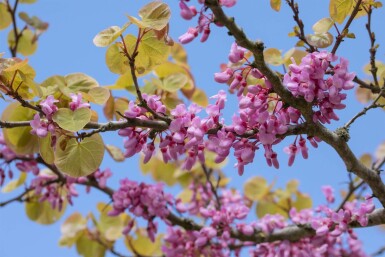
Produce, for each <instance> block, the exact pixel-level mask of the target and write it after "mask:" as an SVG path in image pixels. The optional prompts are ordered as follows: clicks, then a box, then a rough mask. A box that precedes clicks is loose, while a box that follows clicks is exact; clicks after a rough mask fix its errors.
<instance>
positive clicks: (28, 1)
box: [19, 0, 37, 4]
mask: <svg viewBox="0 0 385 257" xmlns="http://www.w3.org/2000/svg"><path fill="white" fill-rule="evenodd" d="M36 1H37V0H19V3H22V4H33V3H35V2H36Z"/></svg>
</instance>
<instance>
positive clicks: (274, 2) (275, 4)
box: [270, 0, 281, 12]
mask: <svg viewBox="0 0 385 257" xmlns="http://www.w3.org/2000/svg"><path fill="white" fill-rule="evenodd" d="M270 6H271V8H273V10H274V11H277V12H279V10H280V9H281V0H270Z"/></svg>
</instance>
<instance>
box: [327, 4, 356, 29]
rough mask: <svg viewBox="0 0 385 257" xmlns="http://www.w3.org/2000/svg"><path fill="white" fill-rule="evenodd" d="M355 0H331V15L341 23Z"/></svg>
mask: <svg viewBox="0 0 385 257" xmlns="http://www.w3.org/2000/svg"><path fill="white" fill-rule="evenodd" d="M353 3H354V0H330V3H329V13H330V17H331V18H332V19H333V20H334V21H335V22H338V23H339V24H341V23H342V22H343V21H344V20H345V18H346V17H347V16H348V15H349V14H350V11H351V8H352V6H353Z"/></svg>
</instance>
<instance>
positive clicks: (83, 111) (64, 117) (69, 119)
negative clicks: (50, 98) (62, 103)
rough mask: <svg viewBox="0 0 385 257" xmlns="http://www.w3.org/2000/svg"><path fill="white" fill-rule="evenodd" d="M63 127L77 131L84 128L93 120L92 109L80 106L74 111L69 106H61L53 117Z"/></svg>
mask: <svg viewBox="0 0 385 257" xmlns="http://www.w3.org/2000/svg"><path fill="white" fill-rule="evenodd" d="M52 119H53V121H54V122H56V123H57V124H58V125H59V127H61V128H62V129H65V130H68V131H71V132H76V131H79V130H81V129H82V128H84V126H85V125H87V123H88V122H90V120H91V110H90V109H88V108H80V109H77V110H75V111H72V110H70V109H67V108H60V109H59V110H58V111H57V112H56V113H55V114H54V115H53V117H52Z"/></svg>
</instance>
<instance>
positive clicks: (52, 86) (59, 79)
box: [40, 75, 66, 99]
mask: <svg viewBox="0 0 385 257" xmlns="http://www.w3.org/2000/svg"><path fill="white" fill-rule="evenodd" d="M40 87H41V90H42V91H43V96H49V95H54V96H55V98H56V99H57V98H58V97H59V95H61V92H60V88H64V87H66V81H65V78H64V77H63V76H58V75H55V76H52V77H49V78H47V79H46V80H44V81H43V82H42V83H41V84H40Z"/></svg>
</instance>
